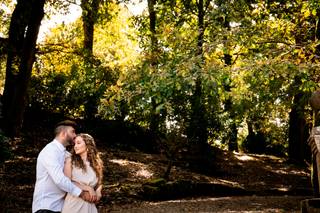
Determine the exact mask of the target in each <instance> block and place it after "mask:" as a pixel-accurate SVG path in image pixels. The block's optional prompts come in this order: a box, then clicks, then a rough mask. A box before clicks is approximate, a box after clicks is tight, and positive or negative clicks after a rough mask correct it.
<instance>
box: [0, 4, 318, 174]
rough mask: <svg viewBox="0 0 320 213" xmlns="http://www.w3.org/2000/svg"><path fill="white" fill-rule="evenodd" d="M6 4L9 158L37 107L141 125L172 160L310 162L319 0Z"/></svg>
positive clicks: (150, 146) (0, 81)
mask: <svg viewBox="0 0 320 213" xmlns="http://www.w3.org/2000/svg"><path fill="white" fill-rule="evenodd" d="M72 8H73V9H72ZM74 8H76V9H77V10H78V11H81V12H80V13H79V16H78V18H77V19H75V20H74V21H65V22H62V23H61V22H59V23H57V24H55V25H54V26H52V27H51V28H49V29H47V28H46V27H47V26H46V23H48V22H50V21H53V20H54V19H56V18H57V17H70V16H74V15H75V14H74V13H75V10H74ZM137 9H139V12H136V11H138V10H137ZM0 14H1V18H0V23H1V24H0V93H1V94H2V95H1V103H2V105H1V120H0V126H1V129H2V131H1V137H0V144H1V146H0V149H1V150H0V153H1V161H2V162H4V161H5V160H6V159H7V158H10V152H11V151H10V149H11V148H12V147H11V146H10V145H9V144H8V141H10V139H14V138H19V137H20V136H23V135H24V132H25V131H27V130H30V126H28V125H29V124H30V122H31V121H32V120H33V119H34V118H35V117H36V116H40V115H47V116H53V115H60V116H64V117H68V118H72V119H77V120H79V121H83V122H84V123H85V125H89V126H90V127H92V128H93V129H95V131H97V132H98V131H100V134H103V133H104V131H105V130H104V129H103V128H104V125H111V126H112V125H114V126H113V127H112V128H113V129H117V127H119V126H121V127H124V126H125V127H126V128H125V129H126V131H128V132H131V133H132V132H134V133H133V134H140V133H139V132H142V133H141V134H144V137H145V138H147V139H146V140H145V141H140V142H138V143H141V144H138V145H137V146H140V147H143V148H144V149H147V150H148V151H150V152H151V151H152V152H158V153H159V152H161V151H163V150H164V152H165V153H166V156H167V157H168V158H169V159H170V160H171V161H170V162H173V161H174V159H176V155H177V153H178V152H179V153H181V150H183V151H184V152H185V153H186V155H188V156H189V158H191V156H204V155H205V156H207V157H208V158H210V157H212V158H214V152H212V149H221V150H228V151H231V152H232V151H235V152H241V153H242V152H243V153H255V154H266V155H274V156H278V157H284V158H286V159H288V160H290V162H293V163H295V164H299V165H301V164H305V162H309V163H310V161H311V153H310V148H309V147H308V144H307V139H308V137H309V132H310V131H311V129H312V127H313V126H315V125H317V123H318V112H317V111H316V110H313V109H312V108H311V106H310V104H309V99H310V97H311V95H312V94H313V93H314V92H315V91H317V89H318V87H319V83H320V78H319V76H320V75H319V74H320V73H319V72H320V71H319V70H320V69H319V68H320V63H319V62H320V61H319V60H320V44H319V40H318V39H319V38H320V1H318V0H308V1H307V0H290V1H289V0H238V1H234V0H225V1H223V0H182V1H181V0H141V1H134V0H122V1H121V0H119V1H117V0H28V1H26V0H17V1H10V0H2V1H1V4H0ZM44 29H46V33H39V32H43V31H42V30H44ZM43 118H46V116H44V117H43ZM38 121H39V122H41V119H40V120H38ZM112 128H111V129H112ZM109 129H110V127H109ZM121 131H122V130H119V129H118V131H109V132H108V134H112V133H114V134H118V135H113V136H112V135H108V137H111V138H112V137H113V138H117V137H118V136H119V135H121V134H122V133H123V132H121ZM97 132H96V133H97ZM97 134H99V133H97ZM129 135H130V134H129ZM131 136H132V135H131ZM128 137H130V136H128ZM146 147H147V148H146ZM170 169H171V165H170V163H169V166H168V168H167V173H168V174H169V172H170Z"/></svg>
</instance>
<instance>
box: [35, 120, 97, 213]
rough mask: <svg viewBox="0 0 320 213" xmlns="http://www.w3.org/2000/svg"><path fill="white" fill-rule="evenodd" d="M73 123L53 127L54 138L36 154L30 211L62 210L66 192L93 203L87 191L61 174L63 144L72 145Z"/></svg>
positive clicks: (64, 149) (64, 122) (67, 122)
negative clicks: (34, 181)
mask: <svg viewBox="0 0 320 213" xmlns="http://www.w3.org/2000/svg"><path fill="white" fill-rule="evenodd" d="M75 128H76V123H75V122H73V121H70V120H66V121H62V122H60V123H58V124H57V126H56V128H55V138H54V140H53V141H52V142H51V143H49V144H47V145H46V146H45V147H44V148H43V149H42V150H41V152H40V153H39V155H38V158H37V168H36V184H35V188H34V193H33V202H32V212H33V213H34V212H36V213H48V212H61V210H62V207H63V202H64V197H65V194H66V192H69V193H71V194H72V195H74V196H79V197H81V198H82V199H84V200H86V201H88V202H95V198H94V197H91V196H90V195H89V192H87V191H82V190H81V189H80V188H78V187H77V186H76V185H74V184H73V183H72V182H71V180H70V179H69V178H68V177H66V176H65V175H64V173H63V168H64V160H65V155H66V146H68V145H71V144H73V140H74V139H75V137H76V133H75Z"/></svg>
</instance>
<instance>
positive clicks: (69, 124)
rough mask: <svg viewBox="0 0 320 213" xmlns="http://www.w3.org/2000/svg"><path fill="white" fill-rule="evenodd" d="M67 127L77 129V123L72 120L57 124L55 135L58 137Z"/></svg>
mask: <svg viewBox="0 0 320 213" xmlns="http://www.w3.org/2000/svg"><path fill="white" fill-rule="evenodd" d="M65 127H73V128H74V129H77V123H76V122H74V121H72V120H64V121H61V122H59V123H57V124H56V126H55V129H54V134H55V135H58V134H59V133H60V132H61V131H62V130H63V129H65Z"/></svg>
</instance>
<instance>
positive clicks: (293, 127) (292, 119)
mask: <svg viewBox="0 0 320 213" xmlns="http://www.w3.org/2000/svg"><path fill="white" fill-rule="evenodd" d="M302 96H303V94H302V93H299V94H297V95H295V96H294V98H293V105H292V107H291V112H290V114H289V153H288V154H289V159H290V160H291V161H293V162H299V163H302V162H303V161H304V158H305V151H306V150H307V147H306V141H307V138H308V132H307V128H306V127H307V126H306V120H305V119H304V111H303V106H300V105H299V102H300V101H301V99H302Z"/></svg>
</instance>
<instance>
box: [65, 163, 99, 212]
mask: <svg viewBox="0 0 320 213" xmlns="http://www.w3.org/2000/svg"><path fill="white" fill-rule="evenodd" d="M86 166H87V171H86V172H84V171H83V170H82V169H80V168H77V167H75V166H72V178H71V179H72V180H73V181H76V182H79V183H82V184H86V185H89V186H91V187H94V186H95V185H96V184H97V182H98V178H97V176H96V173H95V172H94V170H93V168H92V167H91V166H90V163H89V162H86ZM73 212H74V213H97V212H98V211H97V207H96V205H95V204H94V203H89V202H86V201H84V200H82V199H81V198H79V197H75V196H73V195H71V194H69V193H68V194H67V196H66V198H65V201H64V205H63V208H62V213H73Z"/></svg>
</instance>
